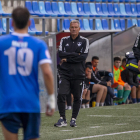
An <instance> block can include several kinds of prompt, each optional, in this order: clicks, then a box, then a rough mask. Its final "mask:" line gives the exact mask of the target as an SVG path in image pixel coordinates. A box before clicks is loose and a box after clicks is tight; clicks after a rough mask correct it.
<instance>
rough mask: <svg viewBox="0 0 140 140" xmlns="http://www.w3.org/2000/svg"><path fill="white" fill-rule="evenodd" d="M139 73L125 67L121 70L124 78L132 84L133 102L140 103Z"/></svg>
mask: <svg viewBox="0 0 140 140" xmlns="http://www.w3.org/2000/svg"><path fill="white" fill-rule="evenodd" d="M137 75H138V74H137V73H135V72H132V71H130V70H128V69H125V70H124V71H122V72H121V77H122V80H123V81H124V82H125V83H128V84H129V85H130V86H131V88H132V89H131V98H132V102H133V103H137V102H138V103H140V84H139V81H138V77H137Z"/></svg>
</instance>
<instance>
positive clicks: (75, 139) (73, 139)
mask: <svg viewBox="0 0 140 140" xmlns="http://www.w3.org/2000/svg"><path fill="white" fill-rule="evenodd" d="M135 132H140V130H134V131H125V132H118V133H110V134H103V135H95V136H87V137H80V138H72V139H65V140H82V139H90V138H98V137H104V136H112V135H120V134H127V133H135Z"/></svg>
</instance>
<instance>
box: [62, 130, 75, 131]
mask: <svg viewBox="0 0 140 140" xmlns="http://www.w3.org/2000/svg"><path fill="white" fill-rule="evenodd" d="M60 131H73V130H60Z"/></svg>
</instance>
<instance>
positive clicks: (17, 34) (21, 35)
mask: <svg viewBox="0 0 140 140" xmlns="http://www.w3.org/2000/svg"><path fill="white" fill-rule="evenodd" d="M12 35H15V36H19V37H25V36H29V34H27V33H24V34H20V33H17V32H13V33H12Z"/></svg>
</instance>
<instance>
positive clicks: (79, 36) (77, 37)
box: [70, 35, 80, 41]
mask: <svg viewBox="0 0 140 140" xmlns="http://www.w3.org/2000/svg"><path fill="white" fill-rule="evenodd" d="M79 37H80V35H78V36H77V37H76V38H75V39H73V38H72V36H71V35H70V38H71V40H73V41H74V40H77V39H78V38H79Z"/></svg>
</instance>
